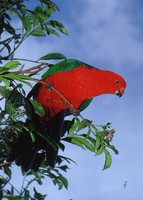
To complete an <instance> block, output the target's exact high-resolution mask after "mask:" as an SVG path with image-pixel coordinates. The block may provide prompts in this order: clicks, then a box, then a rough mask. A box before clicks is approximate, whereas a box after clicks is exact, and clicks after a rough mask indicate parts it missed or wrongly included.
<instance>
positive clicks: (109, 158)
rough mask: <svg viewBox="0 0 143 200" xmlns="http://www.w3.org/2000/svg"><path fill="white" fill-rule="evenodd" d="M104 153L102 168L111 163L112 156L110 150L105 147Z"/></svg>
mask: <svg viewBox="0 0 143 200" xmlns="http://www.w3.org/2000/svg"><path fill="white" fill-rule="evenodd" d="M104 153H105V163H104V167H103V170H105V169H108V168H109V167H110V166H111V164H112V156H111V154H110V152H109V151H107V150H106V149H105V150H104Z"/></svg>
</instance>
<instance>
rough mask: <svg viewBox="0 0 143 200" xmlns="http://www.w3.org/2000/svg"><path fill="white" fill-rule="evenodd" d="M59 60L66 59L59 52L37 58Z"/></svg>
mask: <svg viewBox="0 0 143 200" xmlns="http://www.w3.org/2000/svg"><path fill="white" fill-rule="evenodd" d="M56 59H57V60H59V59H66V57H65V56H64V55H63V54H61V53H50V54H46V55H45V56H42V57H41V58H40V59H39V60H56Z"/></svg>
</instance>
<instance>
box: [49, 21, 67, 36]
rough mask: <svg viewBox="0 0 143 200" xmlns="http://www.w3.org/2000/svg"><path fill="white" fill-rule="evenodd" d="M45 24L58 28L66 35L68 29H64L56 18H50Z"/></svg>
mask: <svg viewBox="0 0 143 200" xmlns="http://www.w3.org/2000/svg"><path fill="white" fill-rule="evenodd" d="M47 25H49V26H52V27H53V28H55V29H57V30H59V31H60V32H62V33H64V34H65V35H68V31H67V30H66V29H65V27H64V25H63V24H62V23H60V22H58V21H56V20H50V21H49V22H47Z"/></svg>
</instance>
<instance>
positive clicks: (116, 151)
mask: <svg viewBox="0 0 143 200" xmlns="http://www.w3.org/2000/svg"><path fill="white" fill-rule="evenodd" d="M108 148H110V149H112V150H113V151H114V153H115V154H116V155H118V154H119V151H118V150H117V149H116V148H115V146H114V145H110V144H109V145H108Z"/></svg>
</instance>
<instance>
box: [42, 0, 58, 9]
mask: <svg viewBox="0 0 143 200" xmlns="http://www.w3.org/2000/svg"><path fill="white" fill-rule="evenodd" d="M40 1H41V2H43V3H45V4H46V5H47V6H48V7H49V8H52V9H53V10H54V11H56V10H57V11H60V9H59V7H58V6H57V5H56V4H55V3H54V2H52V1H50V0H40Z"/></svg>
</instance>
